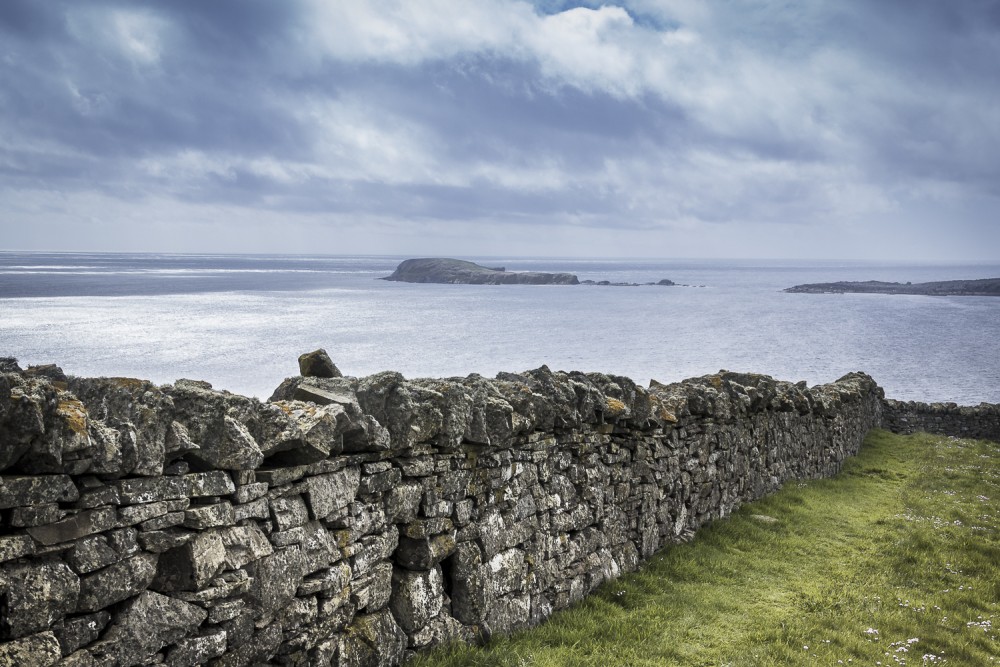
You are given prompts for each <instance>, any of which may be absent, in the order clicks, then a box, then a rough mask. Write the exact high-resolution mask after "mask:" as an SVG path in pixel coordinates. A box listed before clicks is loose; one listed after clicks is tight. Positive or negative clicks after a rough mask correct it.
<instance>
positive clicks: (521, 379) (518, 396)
mask: <svg viewBox="0 0 1000 667" xmlns="http://www.w3.org/2000/svg"><path fill="white" fill-rule="evenodd" d="M497 380H498V384H499V387H498V388H499V389H500V391H501V393H502V394H503V396H504V398H505V399H506V400H507V401H508V402H509V403H510V404H511V405H512V406H513V407H514V410H515V411H517V412H518V413H519V414H522V415H526V416H527V417H528V418H529V419H530V420H531V422H533V424H534V429H535V430H541V431H547V430H551V429H553V428H578V427H579V426H580V424H581V423H582V422H581V419H580V413H579V411H578V405H579V403H580V399H579V397H578V396H577V392H576V391H575V389H574V387H573V386H572V385H571V383H570V382H569V381H568V379H567V376H566V374H565V373H561V372H560V373H553V372H552V371H551V370H549V367H548V366H540V367H539V368H536V369H535V370H531V371H525V372H524V373H519V374H515V373H499V374H498V375H497Z"/></svg>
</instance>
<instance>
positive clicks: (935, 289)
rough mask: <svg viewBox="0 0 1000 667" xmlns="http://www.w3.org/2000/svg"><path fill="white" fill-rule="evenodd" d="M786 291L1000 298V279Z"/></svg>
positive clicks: (829, 285)
mask: <svg viewBox="0 0 1000 667" xmlns="http://www.w3.org/2000/svg"><path fill="white" fill-rule="evenodd" d="M783 291H785V292H794V293H800V294H918V295H924V296H1000V278H983V279H979V280H942V281H938V282H927V283H890V282H883V281H880V280H866V281H855V282H852V281H840V282H835V283H808V284H805V285H796V286H795V287H789V288H787V289H785V290H783Z"/></svg>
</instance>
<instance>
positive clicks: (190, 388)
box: [163, 380, 264, 470]
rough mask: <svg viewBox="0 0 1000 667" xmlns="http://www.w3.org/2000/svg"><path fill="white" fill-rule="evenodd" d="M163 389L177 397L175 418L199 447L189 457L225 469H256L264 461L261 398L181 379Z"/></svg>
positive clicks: (175, 398)
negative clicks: (216, 389) (261, 447)
mask: <svg viewBox="0 0 1000 667" xmlns="http://www.w3.org/2000/svg"><path fill="white" fill-rule="evenodd" d="M163 391H164V392H165V393H166V394H167V396H169V397H170V398H171V399H173V403H174V414H173V419H174V420H176V421H177V422H178V423H180V424H182V425H183V426H184V427H185V428H186V429H187V434H188V437H189V439H190V440H191V441H193V442H194V443H195V444H197V445H198V446H199V449H197V450H195V451H193V452H191V453H189V454H188V455H187V457H186V458H189V459H193V460H195V461H199V462H201V463H202V464H203V465H205V466H207V467H209V468H220V469H222V470H252V469H254V468H257V467H258V466H260V464H261V462H263V460H264V454H263V453H262V452H261V449H260V446H259V445H258V442H257V437H256V436H257V435H259V434H260V431H261V423H260V421H261V418H260V413H261V403H260V401H258V400H257V399H254V398H247V397H246V396H238V395H236V394H231V393H229V392H228V391H215V390H213V389H212V386H211V385H210V384H208V383H207V382H196V381H192V380H178V381H177V382H175V383H174V384H173V385H167V386H165V387H163ZM168 424H169V422H168Z"/></svg>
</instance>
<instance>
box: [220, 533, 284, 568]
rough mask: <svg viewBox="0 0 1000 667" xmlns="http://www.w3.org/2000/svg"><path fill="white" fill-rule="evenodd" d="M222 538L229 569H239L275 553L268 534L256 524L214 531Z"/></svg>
mask: <svg viewBox="0 0 1000 667" xmlns="http://www.w3.org/2000/svg"><path fill="white" fill-rule="evenodd" d="M214 534H216V535H218V536H219V538H220V539H221V540H222V546H223V548H224V550H225V559H224V563H225V566H226V568H227V569H230V570H238V569H240V568H242V567H244V566H245V565H247V564H248V563H252V562H254V561H255V560H257V559H259V558H263V557H264V556H270V555H271V554H272V553H274V548H273V547H272V546H271V543H270V542H268V540H267V536H266V535H264V533H263V532H262V531H261V529H260V528H258V527H257V526H256V525H255V524H249V525H244V526H233V527H232V528H224V529H222V530H219V531H217V532H216V533H214Z"/></svg>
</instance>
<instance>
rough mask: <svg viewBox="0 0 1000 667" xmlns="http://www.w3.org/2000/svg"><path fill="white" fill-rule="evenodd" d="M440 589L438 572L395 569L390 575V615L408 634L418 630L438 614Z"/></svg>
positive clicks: (439, 572)
mask: <svg viewBox="0 0 1000 667" xmlns="http://www.w3.org/2000/svg"><path fill="white" fill-rule="evenodd" d="M443 594H444V588H443V587H442V577H441V568H440V567H435V568H433V569H431V570H425V571H422V572H414V571H411V570H403V569H399V568H397V569H396V570H394V571H393V573H392V599H391V602H390V608H391V609H392V615H393V616H394V617H395V619H396V622H397V623H399V625H400V627H402V628H403V630H405V631H406V632H408V633H412V632H413V631H414V630H418V629H420V628H422V627H424V626H425V625H427V623H428V622H429V621H430V620H431V619H432V618H434V617H435V616H437V615H438V613H439V612H440V611H441V604H442V601H443Z"/></svg>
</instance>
